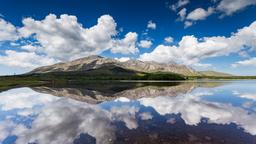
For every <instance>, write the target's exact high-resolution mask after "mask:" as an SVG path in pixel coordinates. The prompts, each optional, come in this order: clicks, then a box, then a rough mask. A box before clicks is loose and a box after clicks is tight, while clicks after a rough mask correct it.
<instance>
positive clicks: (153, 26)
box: [147, 21, 156, 30]
mask: <svg viewBox="0 0 256 144" xmlns="http://www.w3.org/2000/svg"><path fill="white" fill-rule="evenodd" d="M147 28H149V29H153V30H154V29H156V23H154V22H153V21H148V25H147Z"/></svg>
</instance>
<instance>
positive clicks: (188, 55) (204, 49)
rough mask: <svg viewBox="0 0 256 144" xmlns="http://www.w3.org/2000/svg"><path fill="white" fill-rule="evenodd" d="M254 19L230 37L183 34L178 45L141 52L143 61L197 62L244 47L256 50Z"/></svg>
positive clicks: (237, 50) (163, 46) (255, 25)
mask: <svg viewBox="0 0 256 144" xmlns="http://www.w3.org/2000/svg"><path fill="white" fill-rule="evenodd" d="M255 39H256V21H255V22H253V23H252V24H251V25H249V26H248V27H244V28H242V29H239V30H238V31H237V32H236V33H232V35H231V36H230V37H224V36H213V37H203V38H200V40H199V39H198V38H196V37H195V36H193V35H192V36H183V37H182V39H181V41H180V42H179V44H178V45H171V46H165V45H158V46H157V47H156V48H155V49H154V50H153V51H152V52H150V53H144V54H141V55H140V57H139V59H140V60H143V61H157V62H164V63H168V62H172V61H176V62H178V63H182V64H187V65H190V64H197V63H199V62H200V61H201V60H202V59H206V58H209V57H217V56H227V55H229V54H230V53H236V52H239V51H241V50H243V49H244V48H248V47H249V48H250V49H252V50H256V41H255Z"/></svg>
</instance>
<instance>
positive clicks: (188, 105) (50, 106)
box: [0, 82, 256, 144]
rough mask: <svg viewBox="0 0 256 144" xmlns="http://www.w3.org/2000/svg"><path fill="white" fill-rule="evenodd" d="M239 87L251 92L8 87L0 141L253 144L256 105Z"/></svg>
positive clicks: (186, 86)
mask: <svg viewBox="0 0 256 144" xmlns="http://www.w3.org/2000/svg"><path fill="white" fill-rule="evenodd" d="M245 88H246V90H245ZM234 89H235V91H234ZM106 91H108V93H107V92H106ZM244 92H247V93H246V94H248V93H250V94H253V93H255V92H256V90H255V87H254V86H251V85H248V84H241V83H238V82H231V83H230V82H228V83H223V82H216V83H214V82H211V83H204V82H203V83H202V82H189V83H178V84H175V85H169V86H166V85H164V84H161V85H153V86H152V85H144V84H138V85H137V86H136V87H132V88H131V87H129V88H127V89H125V88H122V89H121V90H120V89H118V90H113V88H112V89H111V90H107V89H104V90H103V91H101V90H100V89H96V90H95V89H91V88H86V86H84V87H83V88H81V87H80V88H79V87H76V88H75V87H72V88H68V87H58V88H56V87H55V88H52V87H36V88H32V89H31V88H19V89H12V90H9V91H5V92H2V93H0V98H1V101H0V142H1V143H17V144H24V143H42V144H45V143H62V144H68V143H97V144H108V143H175V144H184V143H187V144H192V143H210V144H215V143H232V144H236V143H254V142H255V141H256V121H255V119H256V111H255V105H256V102H255V99H251V97H249V98H248V97H245V96H244V95H245V94H244ZM223 93H224V94H225V95H224V96H222V95H223ZM225 98H226V99H225ZM238 99H239V101H238ZM14 101H15V102H14ZM244 103H250V105H248V106H247V107H244Z"/></svg>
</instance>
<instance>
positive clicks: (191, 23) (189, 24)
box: [184, 21, 193, 28]
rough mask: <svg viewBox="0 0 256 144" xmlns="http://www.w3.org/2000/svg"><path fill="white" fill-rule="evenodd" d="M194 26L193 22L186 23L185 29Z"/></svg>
mask: <svg viewBox="0 0 256 144" xmlns="http://www.w3.org/2000/svg"><path fill="white" fill-rule="evenodd" d="M192 25H193V22H191V21H185V22H184V28H188V27H190V26H192Z"/></svg>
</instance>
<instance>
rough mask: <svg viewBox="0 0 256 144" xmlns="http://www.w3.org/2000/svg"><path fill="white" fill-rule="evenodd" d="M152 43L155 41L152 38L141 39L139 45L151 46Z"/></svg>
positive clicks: (143, 46)
mask: <svg viewBox="0 0 256 144" xmlns="http://www.w3.org/2000/svg"><path fill="white" fill-rule="evenodd" d="M152 44H153V43H152V42H151V41H150V40H141V41H140V43H139V46H140V47H142V48H150V47H151V46H152Z"/></svg>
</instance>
